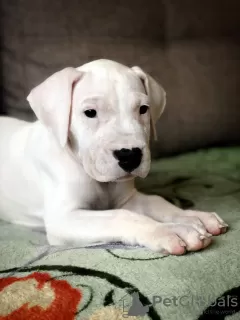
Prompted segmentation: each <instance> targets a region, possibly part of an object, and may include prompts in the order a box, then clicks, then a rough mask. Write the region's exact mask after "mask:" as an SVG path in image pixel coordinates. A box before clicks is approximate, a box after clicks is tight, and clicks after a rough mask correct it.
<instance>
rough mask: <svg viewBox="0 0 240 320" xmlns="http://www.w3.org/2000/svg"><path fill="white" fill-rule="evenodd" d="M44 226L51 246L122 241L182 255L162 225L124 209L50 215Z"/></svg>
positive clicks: (181, 246) (174, 236)
mask: <svg viewBox="0 0 240 320" xmlns="http://www.w3.org/2000/svg"><path fill="white" fill-rule="evenodd" d="M56 217H57V218H56ZM45 224H46V230H47V237H48V241H49V243H50V244H51V245H89V244H97V243H107V242H113V241H122V242H124V243H127V244H132V245H136V244H138V245H142V246H145V247H148V248H149V249H152V250H154V251H158V252H160V251H163V250H164V251H168V252H170V251H172V253H174V254H182V253H184V252H185V247H184V243H183V242H182V241H181V239H180V237H178V236H177V234H175V233H174V232H172V230H171V229H169V228H168V227H166V226H165V225H164V224H162V223H159V222H156V221H154V220H153V219H151V218H149V217H147V216H144V215H140V214H137V213H134V212H131V211H128V210H124V209H116V210H107V211H91V210H77V211H72V212H69V213H65V214H62V213H58V214H57V215H54V214H51V215H49V216H46V217H45Z"/></svg>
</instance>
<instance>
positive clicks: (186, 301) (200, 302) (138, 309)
mask: <svg viewBox="0 0 240 320" xmlns="http://www.w3.org/2000/svg"><path fill="white" fill-rule="evenodd" d="M131 298H132V302H131V303H130V305H128V306H127V305H126V304H125V305H124V299H122V301H123V317H124V318H128V317H130V316H136V317H137V316H140V317H141V316H142V317H143V316H145V315H147V314H148V311H149V307H150V306H153V307H157V305H161V307H190V306H195V307H196V306H198V307H202V308H206V307H208V308H211V313H212V314H219V313H224V312H225V311H228V312H229V314H234V313H235V312H236V310H237V309H238V308H239V300H238V297H237V296H232V295H227V296H224V297H221V298H218V299H216V297H213V296H211V295H206V296H199V295H183V296H171V297H168V296H160V295H154V296H152V299H150V301H152V303H151V304H149V305H143V304H142V302H141V301H140V299H139V294H138V293H137V292H133V293H132V294H131ZM234 310H235V311H234Z"/></svg>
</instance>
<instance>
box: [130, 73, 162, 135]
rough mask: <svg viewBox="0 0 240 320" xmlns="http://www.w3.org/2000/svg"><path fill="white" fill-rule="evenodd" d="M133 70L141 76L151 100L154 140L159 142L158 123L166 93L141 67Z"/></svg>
mask: <svg viewBox="0 0 240 320" xmlns="http://www.w3.org/2000/svg"><path fill="white" fill-rule="evenodd" d="M132 70H133V71H134V72H135V73H136V74H137V75H138V76H139V78H140V79H141V80H142V82H143V85H144V87H145V90H146V93H147V95H148V96H149V100H150V115H151V126H152V130H153V135H154V139H155V140H157V134H156V128H155V125H156V122H157V120H158V119H159V118H160V116H161V115H162V113H163V111H164V109H165V105H166V92H165V90H164V89H163V87H162V86H160V84H159V83H157V82H156V81H155V80H154V79H153V78H152V77H151V76H150V75H149V74H147V73H145V72H144V71H143V70H142V69H141V68H140V67H132Z"/></svg>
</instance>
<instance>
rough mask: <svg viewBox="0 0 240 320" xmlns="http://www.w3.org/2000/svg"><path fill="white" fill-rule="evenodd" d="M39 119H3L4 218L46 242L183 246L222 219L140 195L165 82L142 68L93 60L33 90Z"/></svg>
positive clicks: (219, 227)
mask: <svg viewBox="0 0 240 320" xmlns="http://www.w3.org/2000/svg"><path fill="white" fill-rule="evenodd" d="M27 99H28V101H29V103H30V106H31V107H32V109H33V111H34V112H35V114H36V116H37V118H38V121H36V122H34V123H27V122H24V121H20V120H16V119H12V118H7V117H2V118H0V217H1V218H2V219H5V220H8V221H10V222H12V223H17V224H22V225H27V226H31V227H34V226H36V227H39V226H42V227H44V228H45V230H46V233H47V238H48V241H49V243H50V244H52V245H80V244H81V245H82V244H96V243H99V242H101V243H104V242H105V243H107V242H112V241H122V242H124V243H127V244H134V245H135V244H139V245H143V246H146V247H148V248H150V249H152V250H155V251H162V252H167V253H170V254H183V253H184V252H185V251H186V250H199V249H201V248H204V247H206V246H208V245H209V244H210V242H211V235H219V234H220V233H223V232H225V231H226V229H227V225H226V224H225V223H224V222H223V220H222V219H221V218H220V217H219V216H218V215H217V214H215V213H206V212H199V211H189V210H186V211H183V210H181V209H179V208H177V207H175V206H173V205H172V204H170V203H168V202H167V201H165V200H164V199H162V198H161V197H158V196H147V195H143V194H141V193H139V192H138V191H137V190H136V189H135V187H134V178H135V177H137V176H138V177H142V178H144V177H146V176H147V174H148V172H149V168H150V152H149V139H150V131H151V128H152V130H153V133H154V126H155V123H156V121H157V119H158V118H159V117H160V115H161V114H162V112H163V110H164V107H165V102H166V101H165V100H166V97H165V92H164V90H163V88H162V87H161V86H160V85H159V84H158V83H157V82H156V81H155V80H154V79H153V78H152V77H151V76H149V75H148V74H146V73H145V72H144V71H143V70H141V69H140V68H139V67H133V68H128V67H126V66H123V65H121V64H119V63H116V62H113V61H109V60H97V61H93V62H91V63H88V64H85V65H83V66H82V67H79V68H77V69H75V68H66V69H64V70H62V71H60V72H57V73H55V74H54V75H52V76H51V77H50V78H48V79H47V80H46V81H44V82H43V83H42V84H40V85H39V86H37V87H36V88H34V89H33V90H32V91H31V92H30V94H29V96H28V98H27Z"/></svg>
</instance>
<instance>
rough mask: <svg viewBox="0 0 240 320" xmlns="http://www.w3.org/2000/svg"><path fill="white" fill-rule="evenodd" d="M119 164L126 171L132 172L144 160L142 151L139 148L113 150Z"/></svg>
mask: <svg viewBox="0 0 240 320" xmlns="http://www.w3.org/2000/svg"><path fill="white" fill-rule="evenodd" d="M113 155H114V157H115V158H116V159H117V160H118V161H119V162H118V164H119V166H120V167H121V168H122V169H123V170H124V171H126V172H132V171H133V170H134V169H136V168H137V167H139V165H140V163H141V160H142V151H141V149H139V148H133V149H120V150H115V151H113Z"/></svg>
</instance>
